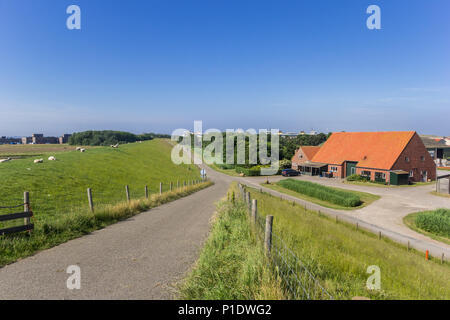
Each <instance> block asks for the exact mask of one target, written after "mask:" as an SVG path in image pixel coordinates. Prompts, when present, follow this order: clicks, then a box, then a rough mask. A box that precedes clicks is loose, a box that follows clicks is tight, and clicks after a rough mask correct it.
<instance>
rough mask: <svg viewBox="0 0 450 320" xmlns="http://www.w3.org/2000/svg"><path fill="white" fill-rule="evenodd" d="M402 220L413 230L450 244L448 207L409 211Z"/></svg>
mask: <svg viewBox="0 0 450 320" xmlns="http://www.w3.org/2000/svg"><path fill="white" fill-rule="evenodd" d="M403 222H404V223H405V224H406V225H407V226H408V227H410V228H411V229H413V230H414V231H417V232H420V233H422V234H424V235H427V236H429V237H431V238H433V239H435V240H438V241H441V242H444V243H447V244H450V209H438V210H433V211H423V212H415V213H411V214H409V215H407V216H406V217H404V218H403Z"/></svg>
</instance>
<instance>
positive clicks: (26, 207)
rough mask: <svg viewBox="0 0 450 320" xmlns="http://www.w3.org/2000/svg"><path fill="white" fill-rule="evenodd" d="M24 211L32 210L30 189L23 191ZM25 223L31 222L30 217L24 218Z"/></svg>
mask: <svg viewBox="0 0 450 320" xmlns="http://www.w3.org/2000/svg"><path fill="white" fill-rule="evenodd" d="M23 211H24V212H30V193H29V192H28V191H25V192H24V193H23ZM23 224H24V225H29V224H30V218H24V219H23Z"/></svg>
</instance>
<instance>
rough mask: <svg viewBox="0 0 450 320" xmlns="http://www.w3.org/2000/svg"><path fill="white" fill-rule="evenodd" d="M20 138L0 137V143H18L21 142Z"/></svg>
mask: <svg viewBox="0 0 450 320" xmlns="http://www.w3.org/2000/svg"><path fill="white" fill-rule="evenodd" d="M21 142H22V139H20V138H12V137H6V136H3V137H0V144H18V143H21Z"/></svg>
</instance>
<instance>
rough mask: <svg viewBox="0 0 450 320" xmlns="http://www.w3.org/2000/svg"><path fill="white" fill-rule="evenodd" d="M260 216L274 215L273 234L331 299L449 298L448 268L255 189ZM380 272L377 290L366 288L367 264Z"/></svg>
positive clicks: (390, 242) (253, 192)
mask: <svg viewBox="0 0 450 320" xmlns="http://www.w3.org/2000/svg"><path fill="white" fill-rule="evenodd" d="M247 190H248V191H250V192H251V197H252V199H257V201H258V214H259V215H261V216H265V215H273V216H274V222H273V228H274V229H273V230H274V232H275V233H276V234H277V235H278V236H279V237H281V238H282V239H283V241H284V242H285V243H286V244H287V245H288V246H289V247H290V248H291V249H292V250H293V252H295V254H296V255H297V256H298V257H299V258H300V259H301V260H302V261H303V263H304V264H305V265H306V267H307V268H308V269H309V270H310V271H311V272H312V273H313V274H314V275H315V276H316V277H317V278H318V280H319V281H320V283H321V284H322V285H323V286H324V287H325V288H326V289H327V291H328V292H329V293H330V294H331V295H333V297H334V298H335V299H351V298H352V297H355V296H366V297H369V298H371V299H450V264H449V263H447V262H446V263H444V264H440V261H439V259H431V260H429V261H426V260H425V257H424V254H423V253H418V252H416V251H414V250H410V251H409V252H408V251H407V249H406V247H404V246H402V245H399V244H396V243H394V242H392V241H390V240H389V239H385V238H383V239H381V240H379V239H378V238H377V236H376V235H374V234H371V233H368V232H365V231H362V230H359V231H358V230H356V229H355V227H354V226H351V225H349V224H346V223H343V222H339V223H336V222H335V221H334V219H330V218H328V217H325V216H323V215H321V216H319V215H318V213H317V212H315V211H310V210H306V211H305V209H304V208H303V207H302V206H299V205H295V204H293V203H292V202H289V201H286V200H281V199H279V198H277V197H273V196H271V195H269V194H267V193H264V192H263V193H261V192H259V191H258V190H256V189H252V188H248V189H247ZM372 265H376V266H378V267H379V268H380V271H381V290H380V291H370V290H368V289H366V282H367V279H368V277H369V276H370V274H368V273H367V268H368V267H369V266H372Z"/></svg>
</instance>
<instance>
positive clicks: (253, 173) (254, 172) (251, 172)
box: [235, 166, 261, 177]
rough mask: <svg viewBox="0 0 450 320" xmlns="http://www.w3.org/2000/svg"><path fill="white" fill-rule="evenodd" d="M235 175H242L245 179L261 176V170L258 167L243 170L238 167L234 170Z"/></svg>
mask: <svg viewBox="0 0 450 320" xmlns="http://www.w3.org/2000/svg"><path fill="white" fill-rule="evenodd" d="M235 170H236V172H237V173H243V174H244V175H246V176H247V177H252V176H253V177H254V176H259V175H261V169H260V168H259V167H252V168H244V167H238V166H236V168H235Z"/></svg>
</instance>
